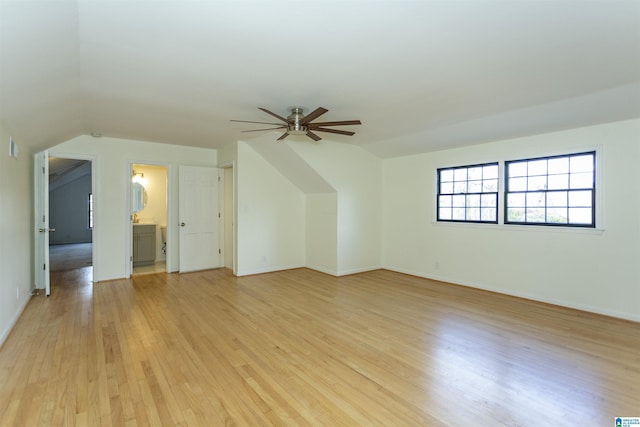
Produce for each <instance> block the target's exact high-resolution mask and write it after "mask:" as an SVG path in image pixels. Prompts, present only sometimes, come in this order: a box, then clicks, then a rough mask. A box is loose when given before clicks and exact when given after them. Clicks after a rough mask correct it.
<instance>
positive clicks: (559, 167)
mask: <svg viewBox="0 0 640 427" xmlns="http://www.w3.org/2000/svg"><path fill="white" fill-rule="evenodd" d="M548 172H549V174H566V173H568V172H569V158H568V157H559V158H555V159H549V162H548Z"/></svg>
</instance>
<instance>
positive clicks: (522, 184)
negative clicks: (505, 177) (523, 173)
mask: <svg viewBox="0 0 640 427" xmlns="http://www.w3.org/2000/svg"><path fill="white" fill-rule="evenodd" d="M526 190H527V178H509V191H526Z"/></svg>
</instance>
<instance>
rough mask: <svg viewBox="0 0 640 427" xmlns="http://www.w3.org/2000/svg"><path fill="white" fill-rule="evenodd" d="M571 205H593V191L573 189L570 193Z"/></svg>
mask: <svg viewBox="0 0 640 427" xmlns="http://www.w3.org/2000/svg"><path fill="white" fill-rule="evenodd" d="M569 206H574V207H591V191H571V192H570V193H569Z"/></svg>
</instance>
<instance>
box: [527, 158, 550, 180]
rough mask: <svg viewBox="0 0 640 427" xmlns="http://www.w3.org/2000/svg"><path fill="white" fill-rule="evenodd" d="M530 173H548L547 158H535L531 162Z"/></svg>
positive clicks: (531, 174)
mask: <svg viewBox="0 0 640 427" xmlns="http://www.w3.org/2000/svg"><path fill="white" fill-rule="evenodd" d="M528 166H529V168H528V171H527V172H528V175H529V176H534V175H546V174H547V159H544V160H534V161H531V162H529V165H528Z"/></svg>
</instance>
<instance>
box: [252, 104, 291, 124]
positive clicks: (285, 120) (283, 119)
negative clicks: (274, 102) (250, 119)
mask: <svg viewBox="0 0 640 427" xmlns="http://www.w3.org/2000/svg"><path fill="white" fill-rule="evenodd" d="M258 110H262V111H264V112H265V113H267V114H270V115H272V116H273V117H275V118H278V119H280V120H282V121H283V122H285V123H289V122H288V121H287V119H285V118H284V117H282V116H279V115H277V114H276V113H272V112H271V111H269V110H267V109H266V108H262V107H258Z"/></svg>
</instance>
